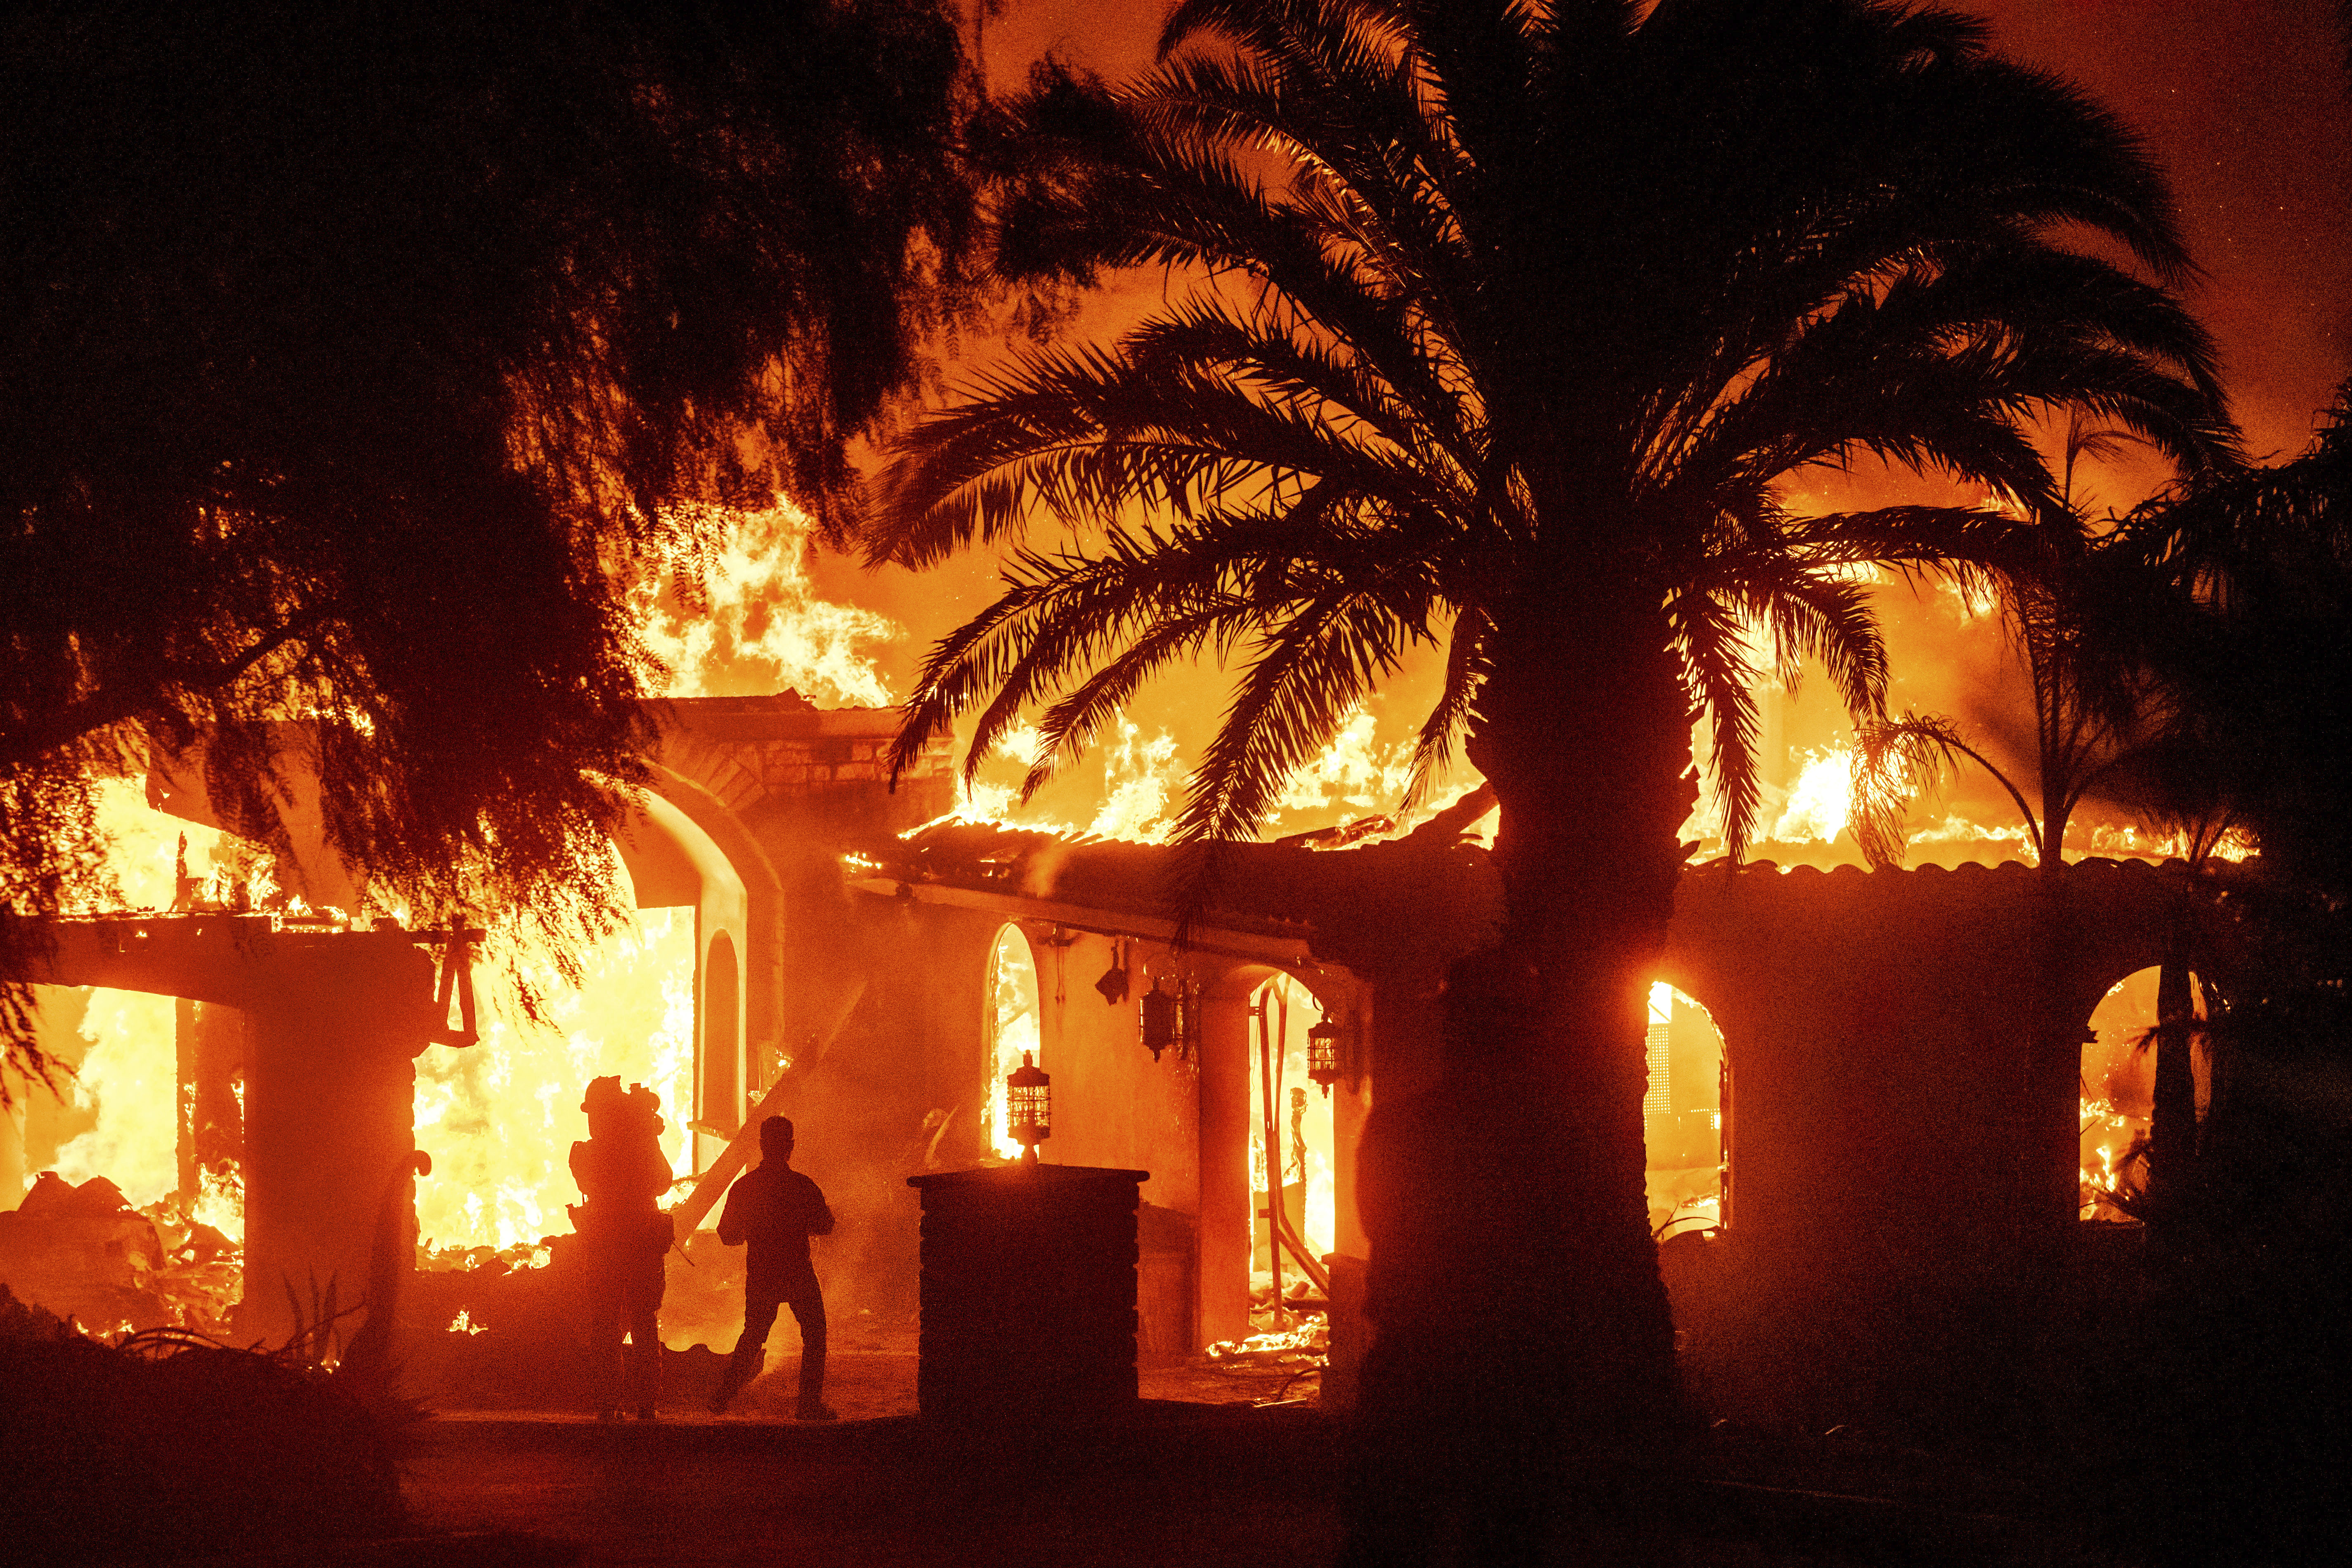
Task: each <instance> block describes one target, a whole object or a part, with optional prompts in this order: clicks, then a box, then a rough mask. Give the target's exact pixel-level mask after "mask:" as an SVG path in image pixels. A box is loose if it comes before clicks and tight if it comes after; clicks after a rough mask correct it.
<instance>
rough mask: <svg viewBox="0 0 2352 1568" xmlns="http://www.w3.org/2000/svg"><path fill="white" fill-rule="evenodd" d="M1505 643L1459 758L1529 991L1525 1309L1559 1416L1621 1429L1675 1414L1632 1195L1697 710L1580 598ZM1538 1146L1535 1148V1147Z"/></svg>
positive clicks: (1668, 1358)
mask: <svg viewBox="0 0 2352 1568" xmlns="http://www.w3.org/2000/svg"><path fill="white" fill-rule="evenodd" d="M1530 619H1531V620H1533V622H1534V624H1531V625H1529V624H1522V625H1519V626H1505V627H1502V628H1499V629H1501V630H1503V631H1504V632H1505V633H1506V637H1507V640H1506V641H1505V643H1504V646H1503V647H1501V648H1500V650H1499V655H1500V656H1499V657H1498V658H1497V659H1496V677H1495V679H1493V680H1492V681H1491V682H1490V684H1489V686H1488V687H1487V689H1486V691H1485V693H1483V694H1482V696H1481V699H1480V712H1479V717H1478V722H1477V724H1476V726H1475V732H1474V738H1473V742H1472V748H1473V749H1472V755H1473V758H1474V760H1475V761H1476V762H1477V763H1478V764H1479V766H1480V768H1481V769H1482V770H1483V771H1484V772H1485V773H1486V776H1487V778H1488V779H1489V781H1491V782H1492V784H1494V787H1495V793H1496V799H1497V801H1498V802H1499V803H1500V805H1501V807H1502V819H1501V828H1500V831H1499V833H1498V836H1497V838H1496V847H1495V858H1496V867H1497V868H1498V869H1499V870H1500V872H1501V874H1502V878H1503V883H1504V887H1505V890H1506V899H1507V919H1506V925H1505V929H1504V931H1503V942H1502V946H1503V952H1504V956H1505V958H1506V960H1507V963H1508V964H1509V966H1510V967H1511V968H1512V969H1513V970H1514V971H1516V972H1517V973H1521V974H1524V975H1526V976H1528V991H1527V994H1526V995H1525V998H1524V1002H1523V1003H1522V1004H1521V1005H1522V1006H1523V1007H1524V1009H1525V1011H1526V1014H1527V1016H1524V1017H1523V1018H1520V1019H1518V1020H1517V1025H1518V1026H1517V1028H1516V1029H1515V1030H1514V1031H1513V1033H1514V1034H1515V1035H1516V1038H1515V1039H1513V1040H1512V1041H1511V1045H1512V1047H1513V1048H1514V1049H1515V1050H1516V1052H1517V1054H1518V1055H1519V1056H1520V1057H1521V1058H1522V1059H1523V1060H1524V1061H1525V1063H1526V1064H1527V1065H1528V1067H1529V1068H1533V1069H1534V1079H1533V1081H1532V1082H1531V1084H1530V1085H1529V1086H1528V1087H1529V1089H1530V1090H1531V1091H1532V1092H1531V1100H1532V1101H1533V1103H1534V1104H1536V1105H1538V1106H1539V1107H1540V1108H1541V1129H1542V1133H1544V1134H1548V1136H1542V1137H1541V1138H1540V1144H1541V1146H1539V1147H1530V1148H1528V1150H1526V1151H1525V1153H1526V1157H1527V1159H1528V1163H1529V1164H1530V1166H1531V1167H1533V1170H1532V1171H1531V1175H1532V1176H1533V1178H1534V1180H1533V1182H1532V1184H1531V1186H1530V1192H1531V1194H1536V1196H1537V1201H1535V1202H1532V1203H1531V1204H1530V1205H1528V1212H1527V1220H1528V1237H1527V1239H1528V1258H1529V1259H1530V1260H1531V1261H1535V1262H1537V1263H1538V1267H1539V1268H1540V1269H1541V1276H1540V1279H1538V1280H1537V1281H1535V1282H1534V1284H1533V1289H1532V1291H1531V1296H1530V1307H1531V1310H1535V1311H1536V1312H1537V1313H1538V1315H1539V1316H1540V1317H1542V1318H1544V1319H1547V1320H1549V1327H1550V1329H1551V1330H1552V1331H1556V1332H1557V1333H1558V1334H1559V1342H1560V1344H1561V1346H1562V1348H1563V1350H1565V1351H1566V1352H1568V1356H1569V1360H1568V1361H1567V1362H1566V1363H1563V1364H1562V1365H1560V1366H1559V1367H1558V1368H1556V1369H1554V1370H1555V1371H1556V1373H1557V1375H1558V1376H1559V1379H1560V1380H1561V1388H1560V1393H1561V1394H1562V1396H1563V1398H1564V1401H1565V1407H1566V1409H1567V1410H1568V1413H1569V1419H1570V1420H1571V1421H1574V1422H1577V1423H1578V1424H1580V1425H1587V1426H1589V1429H1596V1430H1608V1429H1612V1428H1615V1429H1619V1430H1622V1429H1625V1428H1626V1427H1628V1426H1645V1425H1648V1424H1650V1423H1652V1422H1654V1421H1657V1420H1660V1419H1663V1418H1664V1417H1665V1416H1666V1415H1668V1414H1669V1413H1670V1412H1671V1411H1672V1410H1673V1408H1674V1406H1675V1365H1674V1327H1673V1322H1672V1319H1671V1315H1670V1313H1669V1310H1668V1308H1667V1302H1666V1296H1665V1289H1664V1284H1663V1283H1662V1281H1661V1279H1660V1278H1659V1274H1658V1263H1657V1248H1656V1247H1655V1245H1654V1242H1653V1240H1652V1238H1651V1236H1650V1230H1649V1209H1648V1202H1647V1198H1646V1196H1645V1194H1644V1191H1643V1169H1644V1165H1645V1163H1646V1162H1645V1158H1644V1152H1643V1121H1642V1098H1643V1090H1644V1089H1645V1087H1646V1082H1647V1079H1646V1058H1645V1053H1644V1049H1643V1041H1644V1036H1645V1032H1646V1026H1647V1014H1646V1010H1645V1002H1646V996H1647V992H1648V988H1649V985H1650V984H1651V983H1652V982H1653V981H1654V980H1655V979H1656V978H1657V974H1658V969H1659V966H1660V964H1661V963H1662V961H1663V959H1664V952H1665V944H1666V934H1667V927H1668V924H1669V922H1670V921H1671V920H1672V918H1673V914H1674V892H1675V879H1676V878H1677V876H1678V875H1679V873H1680V869H1681V865H1682V848H1681V845H1680V842H1679V832H1680V829H1681V826H1682V825H1683V823H1684V821H1685V819H1686V818H1687V817H1688V816H1689V813H1690V808H1691V805H1692V804H1693V802H1694V801H1695V799H1696V784H1695V783H1694V782H1693V778H1692V769H1691V756H1690V722H1691V720H1690V704H1689V700H1688V698H1687V696H1686V695H1685V688H1684V685H1683V682H1682V679H1681V673H1680V670H1679V668H1678V667H1677V664H1676V662H1675V659H1674V658H1673V657H1672V656H1671V655H1670V654H1669V653H1668V652H1667V650H1666V628H1665V627H1664V625H1663V623H1662V622H1661V621H1660V619H1659V618H1658V617H1657V616H1655V615H1654V614H1647V615H1645V614H1643V613H1640V612H1639V611H1629V610H1627V609H1625V608H1624V607H1622V606H1611V605H1597V604H1594V603H1592V602H1591V600H1589V599H1588V600H1586V601H1585V602H1584V603H1583V604H1580V605H1576V606H1575V608H1574V609H1573V611H1571V612H1570V613H1567V614H1559V613H1557V612H1555V613H1554V614H1552V615H1549V616H1540V617H1530ZM1531 1142H1533V1141H1531Z"/></svg>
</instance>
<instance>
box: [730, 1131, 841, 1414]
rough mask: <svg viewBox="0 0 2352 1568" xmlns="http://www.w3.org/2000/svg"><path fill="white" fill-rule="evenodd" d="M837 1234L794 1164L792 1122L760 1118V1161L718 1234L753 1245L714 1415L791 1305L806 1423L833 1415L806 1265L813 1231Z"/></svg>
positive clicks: (735, 1193) (733, 1198)
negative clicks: (738, 1328) (738, 1331)
mask: <svg viewBox="0 0 2352 1568" xmlns="http://www.w3.org/2000/svg"><path fill="white" fill-rule="evenodd" d="M832 1234H833V1211H832V1210H831V1209H829V1208H827V1207H825V1205H824V1194H823V1193H821V1192H819V1191H818V1190H817V1185H816V1184H815V1183H814V1182H812V1181H810V1180H809V1179H808V1178H807V1177H806V1176H803V1175H802V1174H801V1173H799V1172H798V1171H795V1170H793V1124H792V1122H791V1121H788V1120H786V1119H785V1118H783V1117H781V1116H771V1117H769V1118H768V1119H767V1120H766V1121H762V1122H761V1123H760V1167H759V1169H758V1170H755V1171H752V1172H751V1173H748V1174H746V1175H744V1176H743V1177H742V1178H741V1179H740V1181H738V1182H737V1183H736V1184H735V1185H734V1186H733V1187H732V1188H731V1189H730V1190H729V1192H728V1194H727V1206H726V1208H725V1209H723V1210H721V1211H720V1213H719V1240H720V1241H722V1242H724V1243H726V1244H727V1245H728V1246H729V1247H740V1246H742V1245H743V1244H744V1243H746V1242H749V1243H750V1244H751V1255H750V1257H749V1258H748V1259H747V1260H746V1262H747V1265H748V1267H747V1268H745V1270H744V1275H743V1333H742V1337H741V1338H740V1339H738V1340H737V1341H736V1342H735V1353H734V1354H733V1355H731V1356H730V1357H728V1359H727V1375H726V1376H725V1377H723V1378H721V1379H720V1380H719V1392H718V1393H716V1394H712V1395H711V1396H710V1409H711V1412H712V1414H714V1415H716V1414H718V1413H719V1412H720V1411H723V1410H725V1409H726V1408H727V1405H728V1402H729V1401H730V1400H731V1399H733V1398H734V1397H735V1394H736V1393H737V1391H738V1390H740V1388H741V1387H742V1386H743V1385H744V1384H747V1383H749V1382H751V1379H752V1378H754V1377H756V1376H758V1375H759V1373H760V1364H761V1352H764V1351H765V1350H766V1348H767V1343H768V1331H769V1330H770V1329H771V1328H772V1327H774V1326H775V1321H776V1309H777V1308H778V1307H790V1308H791V1309H792V1310H793V1321H796V1322H798V1323H799V1324H800V1326H801V1400H800V1407H799V1409H798V1410H797V1411H796V1412H795V1413H794V1414H796V1415H798V1416H799V1418H800V1419H801V1420H803V1421H831V1420H833V1419H835V1416H834V1413H833V1412H832V1411H831V1410H829V1409H827V1408H826V1407H825V1403H824V1296H823V1295H822V1294H821V1293H820V1292H819V1291H818V1289H817V1283H816V1270H815V1269H814V1268H810V1267H809V1246H808V1244H809V1237H812V1236H830V1235H832Z"/></svg>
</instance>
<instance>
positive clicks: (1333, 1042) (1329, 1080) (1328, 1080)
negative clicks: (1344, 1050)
mask: <svg viewBox="0 0 2352 1568" xmlns="http://www.w3.org/2000/svg"><path fill="white" fill-rule="evenodd" d="M1307 1077H1308V1078H1311V1079H1314V1080H1315V1081H1316V1082H1317V1083H1318V1084H1321V1085H1322V1086H1323V1098H1324V1099H1326V1100H1328V1099H1330V1098H1331V1086H1332V1085H1333V1084H1335V1083H1337V1082H1339V1025H1337V1024H1335V1023H1333V1022H1332V1021H1331V1019H1330V1017H1329V1016H1328V1015H1326V1016H1325V1017H1324V1019H1323V1021H1322V1022H1321V1023H1319V1024H1318V1025H1316V1026H1314V1027H1313V1028H1311V1029H1309V1030H1307Z"/></svg>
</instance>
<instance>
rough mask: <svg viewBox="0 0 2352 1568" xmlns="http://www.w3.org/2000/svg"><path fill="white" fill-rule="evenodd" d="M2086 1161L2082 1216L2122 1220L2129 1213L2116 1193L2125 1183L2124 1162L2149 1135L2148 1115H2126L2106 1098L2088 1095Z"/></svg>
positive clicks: (2084, 1127) (2084, 1116) (2085, 1103)
mask: <svg viewBox="0 0 2352 1568" xmlns="http://www.w3.org/2000/svg"><path fill="white" fill-rule="evenodd" d="M2082 1130H2083V1164H2082V1170H2081V1179H2082V1197H2081V1205H2082V1208H2081V1216H2080V1217H2082V1218H2084V1219H2103V1220H2123V1219H2128V1218H2130V1216H2129V1215H2126V1214H2125V1213H2124V1212H2123V1210H2122V1209H2121V1208H2119V1207H2117V1206H2116V1201H2115V1194H2116V1189H2117V1188H2118V1186H2120V1185H2122V1184H2124V1169H2123V1163H2124V1161H2125V1159H2126V1156H2128V1155H2129V1154H2130V1152H2131V1151H2132V1145H2133V1144H2134V1143H2135V1142H2137V1140H2139V1139H2141V1138H2144V1137H2146V1136H2147V1117H2145V1116H2127V1115H2126V1114H2125V1113H2123V1112H2122V1111H2120V1110H2116V1108H2115V1105H2114V1104H2113V1103H2112V1102H2111V1101H2108V1100H2093V1099H2091V1098H2089V1097H2088V1096H2085V1097H2084V1100H2083V1105H2082Z"/></svg>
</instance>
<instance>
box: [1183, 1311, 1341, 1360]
mask: <svg viewBox="0 0 2352 1568" xmlns="http://www.w3.org/2000/svg"><path fill="white" fill-rule="evenodd" d="M1330 1346H1331V1331H1330V1327H1329V1325H1328V1324H1327V1323H1325V1322H1324V1321H1323V1320H1322V1319H1321V1318H1308V1319H1307V1321H1305V1322H1303V1323H1301V1324H1299V1325H1298V1326H1297V1328H1295V1329H1285V1330H1282V1331H1278V1332H1274V1333H1264V1334H1252V1335H1250V1336H1249V1337H1248V1338H1247V1339H1241V1340H1219V1341H1218V1342H1216V1343H1215V1344H1213V1345H1211V1346H1210V1347H1209V1349H1208V1356H1209V1359H1210V1360H1211V1361H1231V1360H1233V1359H1234V1358H1235V1357H1238V1356H1269V1355H1284V1354H1287V1353H1290V1352H1307V1353H1308V1354H1311V1355H1317V1356H1320V1355H1323V1354H1325V1353H1327V1352H1328V1351H1329V1349H1330Z"/></svg>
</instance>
